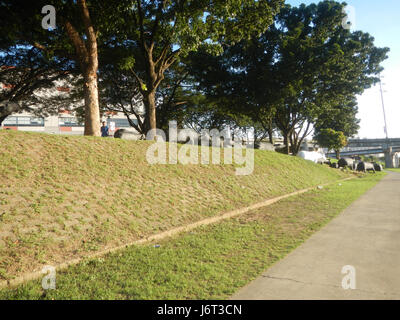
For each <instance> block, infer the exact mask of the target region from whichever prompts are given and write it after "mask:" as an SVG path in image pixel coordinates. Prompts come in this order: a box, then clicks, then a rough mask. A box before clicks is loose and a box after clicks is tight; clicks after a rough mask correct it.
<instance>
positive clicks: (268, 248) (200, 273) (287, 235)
mask: <svg viewBox="0 0 400 320" xmlns="http://www.w3.org/2000/svg"><path fill="white" fill-rule="evenodd" d="M383 176H384V173H378V174H367V175H366V176H364V177H363V178H355V179H353V180H350V181H346V182H342V183H334V184H332V185H330V186H328V187H325V188H323V189H322V190H319V189H315V190H313V191H310V192H308V193H306V194H303V195H300V196H296V197H291V198H288V199H286V200H283V201H280V202H278V203H276V204H274V205H272V206H269V207H265V208H262V209H259V210H256V211H254V212H251V213H248V214H245V215H242V216H240V217H238V218H235V219H230V220H227V221H224V222H221V223H218V224H215V225H211V226H207V227H201V228H198V229H196V230H195V231H193V232H190V233H186V234H181V235H178V236H175V237H173V238H169V239H165V240H163V241H161V242H159V243H158V244H159V245H160V247H154V243H153V244H149V245H146V246H135V247H130V248H128V249H125V250H122V251H120V252H116V253H113V254H109V255H107V256H104V257H102V258H97V259H93V260H86V261H84V262H82V263H80V264H79V265H76V266H73V267H70V268H68V269H67V270H65V271H62V272H59V273H58V274H57V289H56V290H49V291H44V290H43V289H42V288H41V285H40V281H39V280H38V281H31V282H29V283H26V284H24V285H21V286H19V287H17V288H15V289H5V290H1V291H0V299H225V298H228V297H229V296H231V295H232V294H233V293H234V292H235V291H236V290H238V289H239V288H240V287H242V286H244V285H245V284H247V283H248V282H250V281H251V280H253V279H254V278H256V277H257V276H258V275H259V274H260V273H261V272H262V271H263V270H265V269H266V268H268V267H269V266H271V265H272V264H273V263H275V262H276V261H278V260H279V259H281V258H283V257H284V256H285V255H287V254H288V253H289V252H290V251H292V250H293V249H294V248H296V247H297V246H299V245H300V244H301V243H302V242H304V241H305V240H306V239H307V238H308V237H309V236H310V235H311V234H313V233H314V232H316V231H317V230H319V229H321V228H322V227H323V226H324V225H325V224H326V223H328V222H329V221H330V220H331V219H332V218H334V217H335V216H337V215H338V214H339V213H340V212H341V211H342V210H343V209H344V208H346V207H347V206H348V205H349V204H350V203H352V202H353V201H354V200H356V199H357V198H358V197H359V196H361V195H362V194H363V193H365V192H366V191H367V190H368V189H370V188H371V187H373V186H374V185H375V184H376V183H377V182H378V181H379V180H380V179H381V178H382V177H383Z"/></svg>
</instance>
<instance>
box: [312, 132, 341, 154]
mask: <svg viewBox="0 0 400 320" xmlns="http://www.w3.org/2000/svg"><path fill="white" fill-rule="evenodd" d="M315 139H316V140H317V142H318V144H319V145H320V146H321V147H323V148H328V150H340V149H342V148H343V147H345V146H346V145H347V139H346V137H345V135H344V134H343V132H341V131H335V130H333V129H322V130H320V131H319V133H318V134H317V135H316V136H315Z"/></svg>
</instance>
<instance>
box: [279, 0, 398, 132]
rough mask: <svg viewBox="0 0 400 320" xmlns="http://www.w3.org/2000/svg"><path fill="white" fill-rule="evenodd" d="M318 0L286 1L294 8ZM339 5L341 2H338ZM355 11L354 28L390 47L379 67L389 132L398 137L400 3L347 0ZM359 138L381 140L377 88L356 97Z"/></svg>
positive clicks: (380, 106) (381, 128)
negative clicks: (385, 58)
mask: <svg viewBox="0 0 400 320" xmlns="http://www.w3.org/2000/svg"><path fill="white" fill-rule="evenodd" d="M318 2H319V1H310V0H303V1H301V0H286V3H287V4H290V5H293V6H297V5H299V4H301V3H305V4H310V3H318ZM340 2H342V1H340ZM345 2H346V3H347V4H348V5H350V6H352V7H353V8H354V13H355V15H354V17H355V29H356V30H361V31H364V32H368V33H370V34H371V35H372V36H373V37H374V38H375V45H376V46H378V47H389V48H390V52H389V54H388V56H389V58H388V59H387V60H386V61H385V62H384V63H383V64H382V65H383V67H384V68H385V71H384V72H383V73H382V75H383V76H384V79H383V80H382V82H383V83H384V89H385V91H386V92H384V100H385V109H386V116H387V120H388V121H387V122H388V133H389V136H390V137H392V138H395V137H396V138H400V88H398V83H399V82H400V1H399V0H379V1H378V0H347V1H345ZM358 104H359V115H358V116H359V118H360V119H361V129H360V131H359V136H360V137H361V138H364V137H365V138H381V137H384V136H385V134H384V129H383V128H384V120H383V111H382V104H381V99H380V93H379V89H378V87H377V86H376V87H374V88H371V89H369V90H366V91H365V92H364V94H363V95H362V96H360V97H359V98H358Z"/></svg>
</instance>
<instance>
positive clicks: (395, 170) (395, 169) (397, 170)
mask: <svg viewBox="0 0 400 320" xmlns="http://www.w3.org/2000/svg"><path fill="white" fill-rule="evenodd" d="M386 170H388V171H392V172H399V173H400V168H394V169H386Z"/></svg>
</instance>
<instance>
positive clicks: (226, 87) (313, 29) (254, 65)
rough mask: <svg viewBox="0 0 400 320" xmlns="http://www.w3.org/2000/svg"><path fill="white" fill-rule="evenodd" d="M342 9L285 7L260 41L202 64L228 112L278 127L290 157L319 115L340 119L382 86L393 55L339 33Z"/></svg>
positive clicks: (202, 77)
mask: <svg viewBox="0 0 400 320" xmlns="http://www.w3.org/2000/svg"><path fill="white" fill-rule="evenodd" d="M343 8H344V5H343V4H340V3H338V2H335V1H323V2H320V3H319V4H317V5H316V4H311V5H309V6H306V5H300V6H299V7H291V6H289V5H287V6H285V7H284V8H283V9H282V10H281V11H280V13H279V14H278V15H277V16H276V18H275V23H274V24H273V25H272V26H271V27H270V28H269V29H268V31H267V32H265V33H264V34H263V35H261V36H259V37H253V38H252V39H251V40H244V41H241V42H240V43H238V44H237V45H236V46H234V47H230V48H228V50H225V53H224V55H223V56H222V57H220V58H218V59H217V60H215V61H214V62H213V60H212V59H211V58H209V59H208V60H207V61H210V60H211V62H212V63H209V64H208V65H209V67H207V66H206V65H205V64H202V62H199V63H198V67H196V70H197V78H198V79H199V81H200V83H201V85H202V86H204V87H205V88H206V89H205V91H206V92H207V94H208V95H209V96H212V97H217V96H219V97H221V98H224V99H225V100H229V101H230V108H231V110H234V111H235V112H238V113H241V114H244V115H250V116H251V117H252V118H253V121H254V122H255V123H261V124H264V126H265V127H266V128H268V127H270V128H273V127H274V126H276V127H277V128H278V129H279V131H280V132H281V134H282V136H283V137H284V140H285V145H286V153H290V152H293V153H295V154H296V153H297V152H298V151H299V148H300V146H301V144H302V142H303V140H304V139H305V138H306V137H307V136H308V135H310V134H311V133H312V130H313V125H314V124H316V123H317V122H318V120H319V118H320V117H325V118H329V116H328V115H329V114H335V113H336V114H337V113H338V112H337V108H338V106H339V107H341V106H345V105H347V104H348V103H349V101H351V100H352V99H353V98H354V97H355V96H356V95H358V94H361V93H362V92H363V91H364V90H365V89H366V88H369V87H370V86H371V85H372V84H374V83H375V82H376V81H377V80H378V78H377V74H378V73H379V72H380V71H381V70H382V68H381V66H380V63H381V62H382V61H383V60H384V59H385V58H386V53H387V51H388V49H387V48H377V47H375V46H374V39H373V37H371V36H370V35H369V34H367V33H363V32H361V31H357V32H351V31H350V30H348V29H344V28H343V27H342V21H343V19H344V13H343ZM202 60H203V61H206V59H205V58H202ZM228 104H229V103H227V104H224V105H223V106H222V107H223V108H226V105H228ZM290 145H291V149H290V148H289V146H290Z"/></svg>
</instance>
